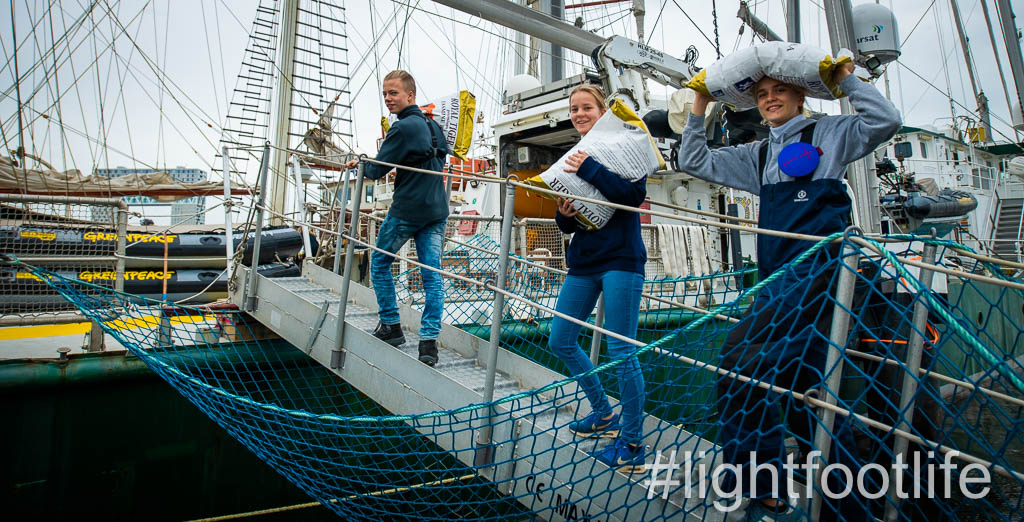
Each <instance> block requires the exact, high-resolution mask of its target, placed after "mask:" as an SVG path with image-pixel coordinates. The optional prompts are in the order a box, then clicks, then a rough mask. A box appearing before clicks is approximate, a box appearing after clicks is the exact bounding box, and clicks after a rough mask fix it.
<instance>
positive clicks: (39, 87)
mask: <svg viewBox="0 0 1024 522" xmlns="http://www.w3.org/2000/svg"><path fill="white" fill-rule="evenodd" d="M104 18H105V16H104ZM84 25H85V20H84V19H82V20H80V25H79V26H77V27H76V28H75V30H76V31H77V30H78V29H80V28H81V27H84ZM64 31H65V34H64V36H62V37H61V38H62V39H64V44H65V47H66V48H68V49H69V51H68V54H67V57H65V58H63V60H62V62H61V64H60V65H63V64H64V63H65V62H68V61H69V60H70V59H71V56H72V54H73V52H74V51H77V50H78V48H80V47H81V46H82V45H84V44H85V43H86V42H87V40H86V39H82V40H81V41H80V43H78V45H76V46H75V49H74V50H70V39H67V38H65V36H66V35H67V34H68V32H69V30H68V28H67V26H66V25H65V26H64ZM59 41H60V40H58V42H59ZM54 56H55V57H56V53H54ZM93 63H95V61H94V62H93ZM71 65H72V68H73V67H74V62H71ZM90 65H91V64H90ZM39 67H40V62H36V63H35V64H33V66H32V68H31V69H30V70H28V71H26V72H25V73H24V74H22V76H21V78H20V79H18V80H17V81H16V82H15V84H14V85H12V86H11V87H9V88H8V89H6V90H4V91H3V92H0V97H4V98H7V97H10V96H11V93H12V91H13V90H14V88H15V86H17V85H20V84H21V83H24V82H26V81H28V78H29V76H30V75H31V74H33V73H34V72H35V70H36V69H38V68H39ZM46 80H47V78H43V79H42V80H40V82H39V84H37V85H36V86H35V87H34V88H33V90H32V95H31V96H29V97H28V99H27V100H26V103H28V101H31V100H32V99H33V98H34V97H35V96H36V95H37V94H38V93H39V92H40V91H42V89H43V87H44V86H45V85H46ZM83 118H84V113H83ZM10 121H13V116H12V120H8V121H7V122H4V124H5V125H6V124H8V123H9V122H10Z"/></svg>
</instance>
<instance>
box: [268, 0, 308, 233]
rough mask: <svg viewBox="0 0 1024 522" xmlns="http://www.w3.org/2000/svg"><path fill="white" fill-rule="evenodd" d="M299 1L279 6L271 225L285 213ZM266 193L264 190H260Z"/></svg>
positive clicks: (278, 220) (270, 201)
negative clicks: (278, 65)
mask: <svg viewBox="0 0 1024 522" xmlns="http://www.w3.org/2000/svg"><path fill="white" fill-rule="evenodd" d="M298 9H299V0H284V1H283V2H282V4H281V26H280V33H279V36H278V43H279V45H278V61H277V63H278V64H280V69H279V70H278V71H277V85H276V86H275V91H276V95H275V96H274V97H273V99H274V100H276V102H275V104H274V112H273V121H272V123H271V127H270V128H271V134H270V143H271V145H272V148H271V149H270V193H269V195H270V200H269V202H268V205H269V206H270V209H271V211H273V212H276V214H272V215H271V218H270V223H271V224H272V225H280V224H282V223H283V222H284V221H283V219H282V218H281V217H279V216H280V215H283V214H284V211H285V194H286V191H287V189H288V152H287V149H288V129H289V124H290V122H291V108H292V95H293V90H292V84H293V77H294V73H295V34H296V26H297V24H296V22H297V14H298ZM260 190H266V187H260Z"/></svg>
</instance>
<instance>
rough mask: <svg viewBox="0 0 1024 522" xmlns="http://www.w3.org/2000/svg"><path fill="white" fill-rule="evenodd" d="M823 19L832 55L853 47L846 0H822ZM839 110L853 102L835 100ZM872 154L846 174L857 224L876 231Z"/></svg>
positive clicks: (878, 216)
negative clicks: (826, 26)
mask: <svg viewBox="0 0 1024 522" xmlns="http://www.w3.org/2000/svg"><path fill="white" fill-rule="evenodd" d="M824 7H825V20H826V22H827V23H828V34H829V39H830V40H831V42H832V56H837V55H838V54H839V50H840V49H849V50H851V51H855V50H856V49H857V45H856V42H855V41H854V38H853V14H852V11H853V10H852V8H851V7H850V0H825V2H824ZM839 106H840V108H841V110H842V113H843V114H853V113H854V110H853V106H852V105H850V99H849V98H843V99H842V100H840V102H839ZM873 163H874V157H873V156H872V155H871V154H869V155H868V156H867V157H865V158H863V159H860V160H857V161H855V162H853V163H851V164H850V166H849V167H848V168H847V170H846V174H847V176H848V178H849V180H850V187H851V188H852V189H853V193H854V194H855V195H856V201H854V205H855V210H856V215H857V216H858V217H859V218H860V223H859V225H860V227H861V229H863V230H864V232H866V233H869V234H876V233H879V232H881V224H880V223H881V220H882V214H881V210H880V209H879V208H878V178H877V177H876V176H874V172H873V170H874V165H873Z"/></svg>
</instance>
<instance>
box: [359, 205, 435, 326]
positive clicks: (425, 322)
mask: <svg viewBox="0 0 1024 522" xmlns="http://www.w3.org/2000/svg"><path fill="white" fill-rule="evenodd" d="M446 221H447V218H446V219H442V220H440V221H433V222H431V223H415V222H412V221H405V220H402V219H398V218H396V217H393V216H391V215H388V216H387V217H386V218H384V222H383V223H381V225H380V231H379V232H378V233H377V248H379V249H381V250H385V251H388V252H390V253H392V254H394V253H395V252H398V250H399V249H401V248H402V245H404V244H405V243H406V242H408V241H409V240H410V239H412V240H413V241H415V242H416V257H418V258H419V261H420V263H423V264H424V265H427V266H431V267H434V268H441V243H442V242H443V241H444V225H445V222H446ZM394 261H395V258H394V257H393V256H390V255H388V254H382V253H380V252H378V251H376V250H374V251H373V253H372V254H371V255H370V280H371V281H373V289H374V291H375V292H376V294H377V307H378V314H379V315H380V321H381V322H382V323H384V324H396V323H398V322H400V321H401V317H400V316H399V315H398V302H397V301H396V300H395V280H394V278H393V277H392V276H391V263H393V262H394ZM420 274H421V276H422V279H423V292H424V294H426V304H425V305H424V306H423V319H422V321H421V324H420V339H437V334H439V333H440V332H441V313H442V312H443V311H444V287H443V286H442V283H441V274H439V273H437V272H434V271H432V270H426V269H420Z"/></svg>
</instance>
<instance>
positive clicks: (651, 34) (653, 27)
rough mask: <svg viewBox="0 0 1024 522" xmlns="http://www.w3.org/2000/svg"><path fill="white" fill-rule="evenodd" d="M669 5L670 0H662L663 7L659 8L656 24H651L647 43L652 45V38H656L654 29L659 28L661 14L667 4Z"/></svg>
mask: <svg viewBox="0 0 1024 522" xmlns="http://www.w3.org/2000/svg"><path fill="white" fill-rule="evenodd" d="M667 5H668V0H661V9H658V17H657V18H655V19H654V25H653V26H651V32H650V34H648V35H647V41H646V42H644V43H645V44H646V45H651V39H652V38H654V31H657V30H658V24H659V23H661V15H662V14H664V12H665V6H667Z"/></svg>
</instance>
